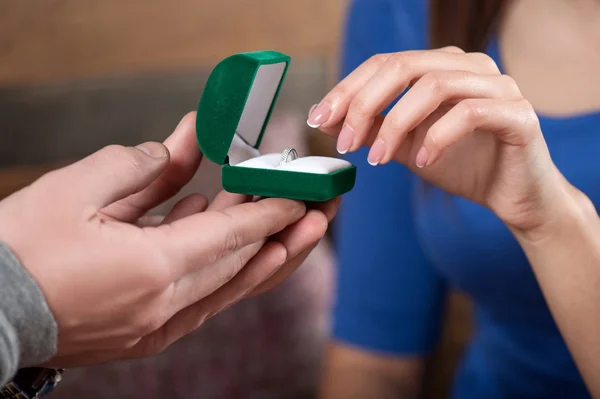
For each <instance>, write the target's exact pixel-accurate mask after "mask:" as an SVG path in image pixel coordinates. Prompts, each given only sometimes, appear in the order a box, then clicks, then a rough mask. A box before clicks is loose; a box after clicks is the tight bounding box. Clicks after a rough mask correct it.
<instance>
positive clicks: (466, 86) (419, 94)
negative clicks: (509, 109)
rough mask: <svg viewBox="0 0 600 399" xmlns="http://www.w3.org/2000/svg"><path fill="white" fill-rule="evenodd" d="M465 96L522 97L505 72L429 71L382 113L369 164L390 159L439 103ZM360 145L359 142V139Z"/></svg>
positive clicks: (457, 99) (512, 98) (514, 98)
mask: <svg viewBox="0 0 600 399" xmlns="http://www.w3.org/2000/svg"><path fill="white" fill-rule="evenodd" d="M467 98H502V99H505V100H518V99H520V98H522V95H521V92H520V90H519V88H518V86H517V84H516V83H515V81H514V80H513V79H512V78H511V77H509V76H506V75H480V74H476V73H472V72H465V71H436V72H429V73H427V74H425V75H424V76H423V77H422V78H420V79H419V80H418V81H417V82H416V83H415V84H414V86H413V87H412V88H411V89H410V90H409V91H408V92H407V93H406V94H405V95H404V96H403V97H402V98H401V99H400V100H399V101H398V103H397V104H396V105H395V106H394V108H392V110H391V111H390V112H389V113H388V115H387V116H386V118H385V120H384V122H383V125H382V126H381V128H380V130H379V133H378V135H377V138H376V139H375V141H374V144H373V146H372V148H371V151H370V152H369V156H368V160H369V163H370V164H371V165H377V164H380V163H387V162H389V161H391V160H392V159H394V157H395V155H396V153H397V152H398V150H399V149H400V147H401V145H402V144H403V142H404V140H405V139H406V137H407V135H408V133H409V132H410V131H411V130H413V129H415V128H416V127H417V126H419V125H420V124H421V123H422V122H423V121H424V120H425V119H426V118H427V117H428V116H429V115H431V114H432V113H433V112H434V111H436V110H437V109H438V107H439V106H440V105H442V104H448V103H456V102H458V101H460V100H463V99H467ZM359 144H361V145H362V142H361V143H359Z"/></svg>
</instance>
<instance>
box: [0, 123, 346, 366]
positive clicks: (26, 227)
mask: <svg viewBox="0 0 600 399" xmlns="http://www.w3.org/2000/svg"><path fill="white" fill-rule="evenodd" d="M194 122H195V114H189V115H188V116H186V117H185V118H184V119H183V120H182V122H181V123H180V124H179V126H178V127H177V129H176V130H175V132H174V133H173V135H171V137H169V139H168V140H167V141H166V142H165V144H164V145H162V144H159V143H145V144H142V145H140V146H138V147H136V148H131V147H121V146H110V147H106V148H104V149H102V150H100V151H98V152H97V153H95V154H93V155H91V156H89V157H87V158H85V159H83V160H82V161H80V162H77V163H75V164H73V165H71V166H68V167H66V168H63V169H60V170H57V171H54V172H51V173H49V174H47V175H45V176H43V177H42V178H40V179H39V180H38V181H36V182H35V183H34V184H32V185H31V186H29V187H27V188H25V189H23V190H21V191H20V192H18V193H15V194H14V195H12V196H11V197H9V198H7V199H6V200H4V201H3V202H0V241H3V242H5V243H7V244H8V245H9V246H10V247H11V248H12V250H13V252H14V253H15V254H16V256H17V257H18V258H19V260H20V261H21V263H22V264H23V265H24V267H25V268H26V269H27V270H28V271H29V273H30V274H31V275H32V276H33V278H34V279H35V280H36V281H37V282H38V284H39V286H40V287H41V289H42V291H43V293H44V295H45V297H46V300H47V302H48V304H49V306H50V309H51V310H52V312H53V314H54V316H55V318H56V321H57V324H58V327H59V342H58V353H57V355H56V356H55V357H54V358H53V359H52V360H51V361H50V363H49V364H50V365H53V366H62V367H69V366H76V365H83V364H90V363H98V362H104V361H107V360H112V359H119V358H133V357H142V356H148V355H152V354H155V353H158V352H161V351H162V350H164V349H165V348H166V347H167V346H169V345H170V344H171V343H173V342H174V341H175V340H177V339H179V338H180V337H182V336H183V335H186V334H188V333H189V332H191V331H193V330H194V329H196V328H197V327H198V326H200V325H201V324H202V323H203V322H204V321H205V320H206V319H207V318H209V317H210V316H212V315H214V314H216V313H218V312H220V311H222V310H223V309H225V308H227V307H228V306H230V305H231V304H233V303H235V302H236V301H238V300H240V299H241V298H243V297H245V296H248V295H251V294H253V293H256V292H262V291H263V290H265V289H268V288H270V287H272V286H273V285H275V284H277V283H278V282H279V281H281V280H282V279H283V278H285V277H286V276H287V275H288V274H289V273H291V272H292V271H293V270H294V269H295V268H296V267H298V266H299V265H300V264H301V263H302V261H303V260H304V258H305V257H306V256H307V255H308V253H309V252H310V250H311V249H312V248H313V247H314V246H315V245H316V244H317V242H318V241H319V239H320V238H321V237H323V235H324V234H325V232H326V229H327V225H328V221H329V220H331V218H333V216H334V214H335V212H336V210H337V205H338V201H332V202H329V203H326V204H322V205H320V207H315V208H314V209H310V210H308V211H307V207H306V205H305V204H303V203H301V202H297V201H290V200H284V199H265V200H261V201H251V199H250V198H248V197H246V196H242V195H235V194H229V193H221V194H220V195H219V196H217V198H216V199H215V200H214V201H213V203H212V204H210V205H208V201H207V200H206V198H205V197H204V196H202V195H199V194H194V195H190V196H188V197H186V198H184V199H182V200H181V201H179V202H178V203H177V204H176V205H175V206H174V207H173V209H172V210H171V212H170V213H169V214H168V215H166V216H165V217H164V218H149V217H146V216H145V215H146V213H147V212H148V211H149V210H150V209H152V208H154V207H155V206H157V205H159V204H161V203H162V202H164V201H165V200H167V199H169V198H171V197H172V196H173V195H175V194H176V193H177V192H179V190H180V189H181V188H182V187H183V186H184V185H185V184H186V183H187V182H189V180H190V179H191V178H192V177H193V175H194V173H195V172H196V169H197V167H198V165H199V163H200V160H201V154H200V151H199V150H198V146H197V144H196V142H195V137H194Z"/></svg>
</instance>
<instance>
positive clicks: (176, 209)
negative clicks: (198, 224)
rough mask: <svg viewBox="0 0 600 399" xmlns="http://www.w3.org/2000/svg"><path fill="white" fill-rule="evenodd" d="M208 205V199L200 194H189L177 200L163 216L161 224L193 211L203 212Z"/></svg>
mask: <svg viewBox="0 0 600 399" xmlns="http://www.w3.org/2000/svg"><path fill="white" fill-rule="evenodd" d="M207 207H208V199H207V198H206V197H205V196H204V195H202V194H191V195H188V196H187V197H185V198H182V199H181V200H179V202H177V203H176V204H175V205H174V206H173V208H172V209H171V211H170V212H169V213H168V214H167V216H165V218H164V219H163V220H162V223H161V224H168V223H172V222H174V221H176V220H179V219H183V218H185V217H188V216H190V215H193V214H194V213H200V212H204V211H205V210H206V208H207Z"/></svg>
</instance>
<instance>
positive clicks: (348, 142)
mask: <svg viewBox="0 0 600 399" xmlns="http://www.w3.org/2000/svg"><path fill="white" fill-rule="evenodd" d="M353 141H354V129H352V128H351V127H350V126H348V125H344V126H343V127H342V131H341V132H340V135H339V136H338V140H337V152H339V153H340V154H345V153H347V152H348V150H349V149H350V147H352V142H353Z"/></svg>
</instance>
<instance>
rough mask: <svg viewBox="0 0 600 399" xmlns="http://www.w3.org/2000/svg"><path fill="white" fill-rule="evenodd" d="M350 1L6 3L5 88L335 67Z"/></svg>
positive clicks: (0, 22) (2, 24) (2, 19)
mask: <svg viewBox="0 0 600 399" xmlns="http://www.w3.org/2000/svg"><path fill="white" fill-rule="evenodd" d="M345 3H346V1H345V0H326V1H323V0H301V1H292V0H260V1H259V0H174V1H165V0H126V1H123V0H103V1H91V0H18V1H14V0H0V85H7V84H10V85H12V84H35V83H40V82H48V81H62V80H69V79H82V78H88V77H97V76H106V75H122V74H139V73H148V72H150V73H156V72H170V71H177V70H181V69H193V68H197V67H198V66H201V65H206V64H213V63H215V62H217V61H218V60H219V59H221V58H222V57H224V56H227V55H229V54H233V53H235V52H238V51H249V50H260V49H266V48H270V49H275V50H279V51H282V52H286V53H288V54H290V55H291V56H293V57H295V58H302V57H305V58H310V57H315V56H324V57H329V58H331V59H332V60H334V59H335V58H336V49H337V41H338V35H339V31H340V26H341V25H340V24H341V21H342V20H343V9H344V5H345Z"/></svg>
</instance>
